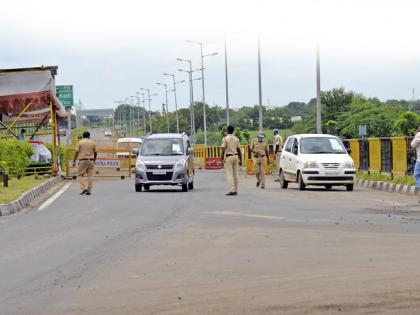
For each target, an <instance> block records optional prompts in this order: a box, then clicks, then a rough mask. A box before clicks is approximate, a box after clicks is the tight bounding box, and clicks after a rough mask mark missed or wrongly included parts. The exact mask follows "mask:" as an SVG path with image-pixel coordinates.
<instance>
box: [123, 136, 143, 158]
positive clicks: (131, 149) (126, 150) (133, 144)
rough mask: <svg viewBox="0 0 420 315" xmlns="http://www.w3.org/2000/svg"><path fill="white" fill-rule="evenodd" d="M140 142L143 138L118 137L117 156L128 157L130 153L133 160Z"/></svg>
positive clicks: (138, 149)
mask: <svg viewBox="0 0 420 315" xmlns="http://www.w3.org/2000/svg"><path fill="white" fill-rule="evenodd" d="M142 143H143V139H141V138H119V139H118V140H117V157H118V158H129V157H130V154H131V158H132V159H133V162H135V161H136V159H137V155H138V153H139V152H140V148H141V145H142Z"/></svg>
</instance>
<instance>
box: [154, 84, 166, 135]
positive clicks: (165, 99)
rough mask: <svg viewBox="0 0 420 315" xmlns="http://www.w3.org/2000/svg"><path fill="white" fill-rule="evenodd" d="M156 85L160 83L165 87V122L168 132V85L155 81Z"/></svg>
mask: <svg viewBox="0 0 420 315" xmlns="http://www.w3.org/2000/svg"><path fill="white" fill-rule="evenodd" d="M156 84H157V85H161V86H163V87H164V88H165V105H166V123H167V124H168V133H169V105H168V85H167V84H165V83H160V82H156Z"/></svg>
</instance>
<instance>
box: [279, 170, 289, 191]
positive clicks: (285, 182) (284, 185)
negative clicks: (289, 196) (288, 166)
mask: <svg viewBox="0 0 420 315" xmlns="http://www.w3.org/2000/svg"><path fill="white" fill-rule="evenodd" d="M288 185H289V182H288V181H287V180H285V179H284V172H283V170H280V187H281V188H283V189H286V188H287V186H288Z"/></svg>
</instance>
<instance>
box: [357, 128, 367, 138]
mask: <svg viewBox="0 0 420 315" xmlns="http://www.w3.org/2000/svg"><path fill="white" fill-rule="evenodd" d="M366 134H367V126H366V125H359V136H362V137H364V136H366Z"/></svg>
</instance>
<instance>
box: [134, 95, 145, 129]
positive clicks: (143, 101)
mask: <svg viewBox="0 0 420 315" xmlns="http://www.w3.org/2000/svg"><path fill="white" fill-rule="evenodd" d="M136 94H138V95H140V94H141V95H142V100H141V101H140V102H141V103H142V105H143V106H142V108H143V133H144V135H146V107H145V106H144V104H145V102H146V99H145V97H144V93H139V92H136ZM139 99H140V98H139ZM139 110H140V108H139Z"/></svg>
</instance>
